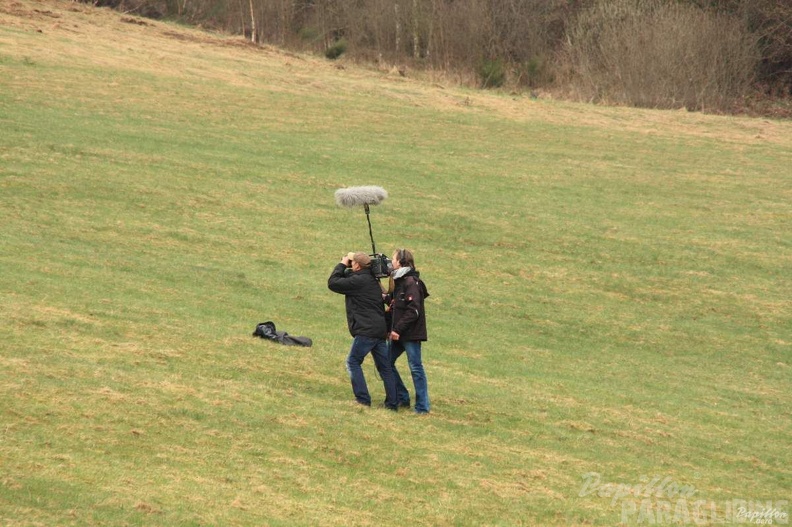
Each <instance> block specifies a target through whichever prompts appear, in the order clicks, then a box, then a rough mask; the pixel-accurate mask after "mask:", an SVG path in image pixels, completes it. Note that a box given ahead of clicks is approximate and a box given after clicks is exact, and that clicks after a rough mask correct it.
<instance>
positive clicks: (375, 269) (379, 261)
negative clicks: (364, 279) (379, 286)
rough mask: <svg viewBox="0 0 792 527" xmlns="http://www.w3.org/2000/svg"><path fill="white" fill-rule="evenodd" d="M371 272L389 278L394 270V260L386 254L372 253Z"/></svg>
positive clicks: (378, 276) (376, 275) (379, 276)
mask: <svg viewBox="0 0 792 527" xmlns="http://www.w3.org/2000/svg"><path fill="white" fill-rule="evenodd" d="M369 256H370V257H371V272H372V273H373V274H374V276H375V277H377V278H387V277H389V276H390V274H391V271H393V262H391V260H390V258H388V257H387V256H385V255H384V254H370V255H369Z"/></svg>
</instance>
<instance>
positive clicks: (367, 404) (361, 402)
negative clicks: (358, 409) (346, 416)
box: [355, 399, 371, 406]
mask: <svg viewBox="0 0 792 527" xmlns="http://www.w3.org/2000/svg"><path fill="white" fill-rule="evenodd" d="M355 402H356V403H358V404H359V405H360V406H371V403H366V402H363V401H358V400H357V399H355Z"/></svg>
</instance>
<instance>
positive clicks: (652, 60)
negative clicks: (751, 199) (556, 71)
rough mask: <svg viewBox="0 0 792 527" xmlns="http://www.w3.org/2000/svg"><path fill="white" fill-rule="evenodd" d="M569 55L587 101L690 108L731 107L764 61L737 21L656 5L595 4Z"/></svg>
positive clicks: (651, 0)
mask: <svg viewBox="0 0 792 527" xmlns="http://www.w3.org/2000/svg"><path fill="white" fill-rule="evenodd" d="M565 57H566V59H567V61H568V64H567V66H568V71H569V76H570V85H571V86H573V90H574V91H576V92H577V94H578V96H579V97H580V98H581V99H584V100H588V101H596V102H609V103H616V104H625V105H632V106H638V107H646V108H681V107H684V108H687V109H689V110H725V109H728V108H729V107H730V106H731V105H732V103H733V102H734V101H735V99H736V98H737V97H738V96H739V95H740V94H741V93H744V92H745V90H746V89H747V88H748V86H749V85H750V84H751V82H752V80H753V78H754V72H755V71H756V66H757V63H758V60H759V54H758V50H757V46H756V42H755V38H754V37H752V36H751V35H750V34H749V33H747V31H746V30H745V29H744V27H743V26H742V24H741V23H740V21H739V20H737V19H736V18H734V17H730V16H729V15H726V14H720V13H715V12H710V11H706V10H702V9H700V8H697V7H694V6H690V5H682V4H668V3H665V2H660V1H658V0H648V1H641V2H634V1H627V0H620V1H617V2H611V1H600V2H598V3H596V4H595V5H594V6H592V7H591V8H590V9H588V10H586V11H583V12H582V13H581V15H580V16H579V17H578V19H577V20H576V22H575V23H574V24H573V25H572V27H571V28H570V32H569V38H568V41H567V47H566V50H565Z"/></svg>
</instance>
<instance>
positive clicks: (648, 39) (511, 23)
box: [84, 0, 792, 111]
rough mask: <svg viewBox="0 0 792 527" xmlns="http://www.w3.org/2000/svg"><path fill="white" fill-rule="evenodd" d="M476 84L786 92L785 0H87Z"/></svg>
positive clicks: (593, 91) (702, 96) (654, 96)
mask: <svg viewBox="0 0 792 527" xmlns="http://www.w3.org/2000/svg"><path fill="white" fill-rule="evenodd" d="M84 1H88V2H90V3H93V4H94V5H100V6H112V7H116V8H119V9H122V10H124V11H127V12H132V13H137V14H139V15H142V16H148V17H152V18H168V19H177V20H180V21H182V22H185V23H189V24H200V25H202V26H204V27H210V28H213V29H217V30H222V31H227V32H230V33H234V34H240V35H242V34H243V35H245V36H246V37H247V38H249V39H250V40H251V41H253V42H257V43H267V44H272V45H276V46H281V47H284V48H290V49H298V50H301V51H315V52H320V53H324V54H325V55H326V56H327V57H328V58H337V57H339V56H341V55H343V54H346V55H347V56H349V57H350V58H351V59H353V60H359V61H371V62H377V63H380V64H390V65H399V66H409V67H411V68H416V69H427V70H435V71H441V72H443V73H445V74H448V75H451V76H455V77H456V78H458V79H460V80H461V81H462V82H466V83H471V84H472V83H475V84H477V85H479V86H481V87H499V86H506V87H510V88H512V89H532V90H538V89H548V90H554V91H562V92H564V93H565V94H566V95H568V96H569V97H572V98H577V99H580V100H587V101H593V102H608V103H616V104H628V105H634V106H642V107H654V108H680V107H685V108H688V109H690V110H716V111H731V110H733V109H734V107H735V104H738V103H739V102H740V101H741V100H745V99H746V98H748V97H751V96H755V95H757V94H762V95H764V96H770V97H775V98H783V99H789V97H790V93H791V92H792V2H788V1H785V0H84Z"/></svg>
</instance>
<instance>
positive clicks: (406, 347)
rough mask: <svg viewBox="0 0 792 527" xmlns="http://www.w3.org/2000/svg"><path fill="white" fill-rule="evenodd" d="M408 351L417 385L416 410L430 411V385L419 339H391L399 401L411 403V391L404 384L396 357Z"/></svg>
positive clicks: (391, 356) (411, 369)
mask: <svg viewBox="0 0 792 527" xmlns="http://www.w3.org/2000/svg"><path fill="white" fill-rule="evenodd" d="M405 351H406V352H407V364H408V365H409V366H410V373H411V374H412V380H413V386H415V412H416V413H419V414H423V413H427V412H429V387H428V386H427V382H426V373H425V372H424V367H423V362H422V361H421V341H419V340H405V341H401V340H393V341H391V350H390V360H391V365H392V366H393V376H394V377H396V393H397V395H398V400H399V403H402V404H405V405H406V406H409V405H410V392H408V391H407V387H406V386H404V383H403V382H402V379H401V376H400V375H399V370H397V369H396V359H398V358H399V357H401V354H402V353H404V352H405Z"/></svg>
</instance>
